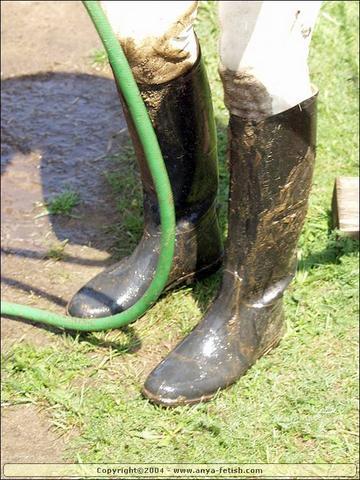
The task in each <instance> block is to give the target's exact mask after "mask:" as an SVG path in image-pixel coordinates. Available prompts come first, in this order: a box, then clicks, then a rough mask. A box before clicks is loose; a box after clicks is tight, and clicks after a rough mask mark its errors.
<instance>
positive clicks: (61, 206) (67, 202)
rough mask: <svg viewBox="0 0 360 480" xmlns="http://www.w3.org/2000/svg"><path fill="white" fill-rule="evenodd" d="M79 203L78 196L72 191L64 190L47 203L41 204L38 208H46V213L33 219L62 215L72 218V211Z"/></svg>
mask: <svg viewBox="0 0 360 480" xmlns="http://www.w3.org/2000/svg"><path fill="white" fill-rule="evenodd" d="M79 203H80V195H79V194H78V193H76V192H74V191H72V190H65V191H64V192H62V193H60V194H59V195H56V196H55V197H54V198H52V199H51V200H49V202H47V203H42V204H41V205H39V206H42V207H46V212H43V213H40V214H39V215H37V216H36V217H35V218H39V217H42V216H44V215H64V216H68V217H70V216H72V211H73V210H74V208H75V207H76V206H77V205H79Z"/></svg>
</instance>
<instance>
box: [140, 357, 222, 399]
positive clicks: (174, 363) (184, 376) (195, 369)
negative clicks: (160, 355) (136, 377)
mask: <svg viewBox="0 0 360 480" xmlns="http://www.w3.org/2000/svg"><path fill="white" fill-rule="evenodd" d="M215 376H216V375H215ZM218 382H219V379H215V378H214V376H212V378H210V375H209V372H207V369H202V367H201V365H200V364H199V363H197V362H196V361H195V360H191V359H185V360H182V359H181V358H180V357H177V355H174V354H170V355H169V356H168V357H167V358H165V359H164V360H163V361H162V362H161V363H160V364H159V365H158V366H157V367H156V368H155V369H154V370H153V371H152V372H151V373H150V375H149V376H148V378H147V379H146V381H145V384H144V387H143V390H142V393H143V395H144V396H145V397H147V398H148V399H149V400H151V401H152V402H154V403H157V404H159V405H164V406H177V405H186V404H192V403H197V402H201V401H206V400H209V399H210V398H211V397H212V396H213V395H214V394H215V393H216V391H217V389H218V387H217V385H218Z"/></svg>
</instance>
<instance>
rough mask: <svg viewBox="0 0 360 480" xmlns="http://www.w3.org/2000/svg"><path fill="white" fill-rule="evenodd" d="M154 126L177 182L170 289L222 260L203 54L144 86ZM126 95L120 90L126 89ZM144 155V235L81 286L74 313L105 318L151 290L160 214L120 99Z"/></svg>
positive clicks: (213, 138) (213, 139) (212, 128)
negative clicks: (170, 76) (179, 71)
mask: <svg viewBox="0 0 360 480" xmlns="http://www.w3.org/2000/svg"><path fill="white" fill-rule="evenodd" d="M139 89H140V92H141V95H142V97H143V99H144V102H145V104H146V106H147V108H148V111H149V114H150V117H151V120H152V123H153V125H154V128H155V131H156V134H157V137H158V140H159V144H160V147H161V151H162V154H163V156H164V160H165V164H166V167H167V170H168V174H169V178H170V183H171V186H172V190H173V194H174V201H175V210H176V220H177V229H176V245H175V255H174V261H173V266H172V269H171V272H170V275H169V280H168V285H167V288H171V287H173V286H175V285H178V284H181V283H182V282H187V283H189V282H191V281H192V280H194V279H195V278H196V277H200V276H203V275H207V274H210V273H212V272H214V271H215V270H217V269H218V268H219V267H220V266H221V263H222V255H223V247H222V240H221V235H220V231H219V225H218V219H217V213H216V196H217V189H218V167H217V151H216V131H215V123H214V118H213V110H212V103H211V94H210V88H209V84H208V80H207V76H206V72H205V68H204V66H203V63H202V61H201V58H200V57H199V59H198V61H197V63H196V64H195V65H194V66H193V67H192V68H191V70H190V71H189V72H188V73H185V74H184V75H182V76H180V77H179V78H177V79H175V80H172V81H170V82H168V83H164V84H161V85H139ZM120 98H121V95H120ZM121 100H122V103H123V107H124V111H125V115H126V118H127V121H128V126H129V130H130V134H131V137H132V140H133V143H134V147H135V151H136V155H137V158H138V162H139V167H140V173H141V179H142V184H143V194H144V224H145V225H144V234H143V237H142V239H141V241H140V243H139V245H138V246H137V247H136V249H135V251H134V252H133V254H132V255H131V256H130V257H127V258H125V259H123V260H121V261H120V262H119V263H116V264H115V265H113V266H111V267H110V268H108V269H106V270H105V271H104V272H102V273H100V274H99V275H97V276H96V277H94V278H93V279H92V280H91V281H90V282H89V283H87V284H86V285H85V286H84V287H82V288H81V289H80V290H79V292H78V293H76V295H75V296H74V297H73V298H72V300H71V301H70V303H69V305H68V312H69V314H70V315H73V316H78V317H93V318H95V317H105V316H107V315H113V314H115V313H118V312H121V311H123V310H126V309H127V308H129V307H130V306H131V305H133V304H134V303H135V302H136V301H137V300H138V299H139V298H140V297H141V296H142V295H143V293H144V292H145V291H146V289H147V288H148V286H149V285H150V282H151V280H152V278H153V276H154V273H155V269H156V264H157V259H158V255H159V248H160V217H159V209H158V202H157V199H156V194H155V190H154V186H153V182H152V179H151V176H150V173H149V171H148V168H147V166H146V161H145V157H144V153H143V151H142V148H141V145H140V142H139V140H138V138H137V135H136V131H135V129H134V127H133V125H132V122H131V120H130V116H129V114H128V112H127V108H126V105H125V104H124V101H123V99H122V98H121Z"/></svg>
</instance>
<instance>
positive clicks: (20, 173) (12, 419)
mask: <svg viewBox="0 0 360 480" xmlns="http://www.w3.org/2000/svg"><path fill="white" fill-rule="evenodd" d="M1 18H2V32H1V40H2V47H3V48H2V51H3V55H2V62H1V77H2V131H1V133H2V145H1V150H2V160H1V182H2V211H1V216H2V298H3V299H5V300H12V301H16V302H19V303H26V304H36V305H37V306H39V307H43V308H47V309H50V310H52V311H57V312H62V313H63V312H64V306H65V305H66V302H67V301H68V300H69V299H70V298H71V296H72V294H73V293H74V292H75V291H76V290H77V289H78V288H79V287H80V286H81V285H82V284H83V283H84V282H85V281H86V280H87V279H89V278H91V277H92V276H93V275H95V274H96V273H97V272H98V271H100V270H101V269H102V268H103V267H104V266H105V265H106V264H107V263H109V261H110V258H109V253H108V252H109V247H110V246H111V239H109V238H107V237H106V235H104V231H105V229H106V225H107V224H110V223H111V219H112V217H113V212H114V205H113V203H112V199H111V195H110V193H109V191H108V187H107V185H106V182H105V179H104V175H103V172H104V170H106V169H108V168H111V165H109V164H108V163H107V162H108V161H107V159H106V158H104V155H105V154H106V153H109V152H110V153H111V151H112V150H113V149H116V148H118V147H119V142H120V141H121V138H122V135H121V134H119V132H121V131H124V130H125V123H124V119H123V116H122V113H121V110H120V108H119V102H118V99H117V94H116V90H115V86H114V83H113V80H112V79H111V77H110V76H107V75H106V74H104V73H101V72H99V71H97V70H96V69H95V67H93V66H92V65H91V53H92V52H93V51H94V50H95V49H99V48H100V41H99V40H98V37H97V34H96V32H95V30H94V28H93V26H92V24H91V22H90V20H89V18H88V17H87V14H86V12H85V10H84V8H83V7H82V5H81V2H68V1H66V2H62V1H56V2H55V1H54V2H49V1H46V2H43V1H39V2H31V1H26V2H15V1H11V2H10V1H5V2H1ZM65 189H69V190H73V191H76V192H77V193H78V194H79V195H80V204H79V206H78V207H76V209H75V213H76V218H64V217H59V216H58V217H55V216H52V217H49V216H41V217H38V215H39V214H40V213H42V212H43V211H44V208H43V207H42V206H41V204H43V203H44V202H47V201H48V200H49V199H51V198H53V197H54V195H57V194H59V193H62V192H63V191H64V190H65ZM61 242H65V243H66V247H65V249H64V252H65V254H66V255H65V258H64V259H63V261H61V262H56V261H54V260H51V259H47V254H48V252H49V250H51V249H53V248H54V247H57V248H58V247H59V246H60V245H61ZM1 322H2V324H1V325H2V348H3V350H5V351H6V350H7V349H8V348H10V346H11V345H12V344H13V343H14V342H17V341H26V342H30V343H33V344H34V345H37V346H41V345H46V344H48V343H52V344H54V343H56V342H57V335H56V334H54V333H53V332H52V331H51V330H47V329H42V328H37V327H34V326H32V325H31V324H29V323H26V322H21V321H16V320H10V319H2V320H1ZM2 417H3V422H2V424H3V428H2V462H3V463H5V462H22V461H24V462H26V461H31V462H42V461H45V460H46V461H47V462H57V461H61V460H62V452H63V451H64V446H65V444H64V441H63V439H58V438H57V437H56V435H55V434H54V433H52V431H51V430H50V429H49V422H48V420H47V418H46V416H45V415H44V414H43V413H42V412H39V411H37V410H36V408H35V407H33V406H30V405H18V406H16V407H11V406H7V407H4V409H3V411H2ZM24 419H25V420H26V421H24ZM42 445H43V446H45V445H49V448H39V447H41V446H42Z"/></svg>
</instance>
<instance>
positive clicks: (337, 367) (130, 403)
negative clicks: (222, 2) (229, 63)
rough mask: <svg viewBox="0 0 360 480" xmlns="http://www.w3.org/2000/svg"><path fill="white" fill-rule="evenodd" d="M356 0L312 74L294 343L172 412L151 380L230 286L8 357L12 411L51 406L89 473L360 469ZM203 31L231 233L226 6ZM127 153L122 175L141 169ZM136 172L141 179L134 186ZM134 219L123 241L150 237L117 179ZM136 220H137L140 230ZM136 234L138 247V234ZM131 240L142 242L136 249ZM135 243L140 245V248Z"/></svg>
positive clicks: (320, 45) (211, 287) (342, 11)
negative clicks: (337, 220)
mask: <svg viewBox="0 0 360 480" xmlns="http://www.w3.org/2000/svg"><path fill="white" fill-rule="evenodd" d="M357 31H358V5H357V3H356V2H325V3H324V4H323V7H322V10H321V15H320V18H319V22H318V25H317V27H316V31H315V33H314V37H313V43H312V51H311V59H310V63H311V71H312V76H313V81H314V83H315V84H316V85H317V86H318V87H319V89H320V92H321V93H320V97H319V121H318V125H319V128H318V158H317V166H316V171H315V178H314V186H313V190H312V194H311V199H310V208H309V213H308V217H307V222H306V225H305V228H304V230H303V233H302V236H301V239H300V243H299V260H300V261H299V268H298V271H297V275H296V278H295V281H294V282H293V283H292V285H291V286H290V288H289V289H288V291H287V293H286V296H285V302H286V312H287V324H288V332H287V335H286V337H285V339H284V341H283V342H282V343H281V344H280V346H279V347H278V348H277V349H276V351H274V352H273V353H272V354H271V355H268V356H266V357H264V358H262V359H261V360H260V361H259V362H258V363H257V365H256V366H255V367H254V368H252V369H251V370H250V371H249V373H248V374H247V375H246V376H245V377H244V378H243V379H242V380H241V381H239V382H238V383H237V384H236V385H234V386H233V387H231V388H230V389H228V390H226V391H224V392H222V393H221V394H219V395H218V396H217V397H216V398H215V399H214V400H213V401H211V402H209V403H207V404H203V405H195V406H192V407H178V408H175V409H169V410H167V409H163V408H161V407H157V406H154V405H151V404H150V403H149V402H148V401H146V400H144V399H143V398H142V397H141V395H140V393H139V389H140V387H141V385H142V383H143V381H144V378H145V376H146V373H147V372H148V371H149V369H150V367H151V366H154V365H155V364H156V363H157V362H158V361H159V360H160V359H161V358H162V357H163V356H164V355H165V354H166V353H167V352H168V350H169V349H170V348H171V347H172V346H173V345H174V344H175V343H176V342H177V341H178V340H179V339H180V338H182V337H183V336H184V335H185V334H186V333H187V332H189V331H190V330H191V328H192V327H193V326H194V325H195V324H196V323H197V322H198V321H199V320H200V318H201V316H202V313H203V311H204V309H205V308H206V306H207V305H208V304H209V302H210V301H211V298H212V297H213V296H214V295H215V293H216V289H217V285H218V283H219V279H220V276H219V275H214V276H213V277H212V278H208V279H206V280H205V281H203V282H202V283H198V284H196V285H195V286H193V287H186V288H182V289H180V290H177V291H174V292H172V293H170V294H168V295H165V296H163V297H162V298H161V299H160V300H159V301H158V303H157V304H156V305H155V306H154V307H153V308H152V309H151V310H150V311H149V312H148V313H147V314H146V315H145V316H144V317H143V318H142V319H140V320H139V321H138V322H136V323H135V324H133V325H131V326H129V327H127V328H126V329H124V330H122V331H113V332H102V333H94V334H88V335H78V336H75V337H74V336H70V335H67V334H62V335H57V336H56V335H54V334H50V333H49V335H53V341H54V345H53V346H50V347H49V346H47V347H43V348H34V347H33V346H32V345H30V344H24V343H20V344H16V345H14V346H12V347H11V349H10V350H9V351H6V352H4V357H5V358H4V362H3V368H4V379H3V401H5V402H7V403H10V404H16V403H21V402H29V403H34V404H36V405H38V406H40V407H42V408H45V409H46V410H47V411H48V414H49V415H50V418H51V421H52V424H53V426H54V428H55V429H56V430H57V431H58V432H59V434H62V433H66V432H68V431H71V430H73V431H76V432H77V433H78V435H76V436H75V438H73V439H72V440H71V443H70V445H69V448H68V452H67V456H68V460H69V461H71V460H73V461H74V460H75V461H83V462H85V461H87V462H114V461H121V462H165V461H166V462H202V463H206V462H245V463H261V462H265V463H266V462H269V463H277V462H284V463H286V462H289V463H310V462H329V463H336V462H339V463H341V462H345V463H347V462H356V461H357V458H358V457H357V452H358V443H357V440H358V436H357V432H358V428H357V420H358V415H357V403H356V397H357V391H358V390H357V362H356V358H357V344H358V341H357V335H358V330H357V315H358V310H357V306H358V281H357V278H358V243H357V242H355V241H353V240H350V239H348V238H344V237H342V236H339V235H338V233H337V232H334V231H331V229H330V228H329V210H330V205H331V196H332V189H333V184H334V179H335V177H336V176H337V175H357V174H358V172H357V148H358V145H357V132H358V123H357V122H358V120H357V110H358V103H357V88H358V87H357V85H358V84H357V75H358V67H357V63H356V62H357V58H358V55H357ZM197 32H198V34H199V37H200V40H201V41H202V49H203V54H204V56H205V61H206V64H207V68H208V74H209V78H210V83H211V88H212V92H213V100H214V106H215V115H216V122H217V129H218V146H219V157H220V181H221V187H220V206H221V221H222V226H223V229H224V233H225V231H226V215H225V212H226V197H227V182H228V173H227V169H226V166H225V154H226V123H227V111H226V109H225V108H224V106H223V101H222V95H223V94H222V87H221V83H220V80H219V77H218V74H217V55H216V48H217V46H216V37H217V34H218V27H217V23H216V15H215V5H214V3H213V2H203V3H202V4H201V7H200V12H199V19H198V22H197ZM131 155H132V154H131V153H129V152H128V151H125V152H124V153H123V155H122V156H119V157H117V158H114V162H115V163H114V164H116V162H118V165H120V163H122V162H125V165H129V163H130V162H131V161H132V160H131V159H132V156H131ZM126 171H128V173H129V175H128V177H129V176H130V177H131V178H130V180H129V178H128V177H126V176H125V172H126ZM107 180H108V182H109V184H110V186H111V188H112V189H113V192H114V195H116V198H117V199H118V205H119V209H120V210H123V208H124V207H126V208H127V212H126V218H128V219H127V222H128V224H127V225H126V224H125V226H124V225H123V226H118V227H117V228H118V230H117V233H118V234H119V235H120V237H121V239H122V241H124V242H126V241H127V242H128V243H127V244H126V249H129V248H130V247H131V245H133V244H134V241H135V239H136V237H137V235H138V233H139V231H138V225H137V224H136V225H135V226H134V224H133V219H132V216H134V215H135V214H136V215H137V213H138V208H139V205H138V204H135V205H131V204H129V200H128V199H129V198H131V199H132V198H133V194H134V195H135V198H136V202H139V201H140V194H139V191H138V185H137V181H136V175H135V174H134V173H133V171H130V170H129V168H128V167H127V166H126V167H125V169H124V170H123V171H121V172H120V173H118V174H114V173H113V174H111V173H110V174H109V173H108V174H107ZM134 222H135V221H134ZM129 235H130V236H129ZM131 235H132V236H133V238H131ZM129 239H130V240H129Z"/></svg>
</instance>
